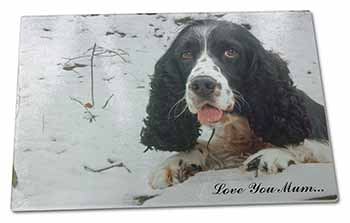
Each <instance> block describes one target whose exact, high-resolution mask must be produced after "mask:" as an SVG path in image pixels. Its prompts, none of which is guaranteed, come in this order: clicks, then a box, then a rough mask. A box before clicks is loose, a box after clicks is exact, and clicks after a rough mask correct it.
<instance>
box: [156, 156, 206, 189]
mask: <svg viewBox="0 0 350 223" xmlns="http://www.w3.org/2000/svg"><path fill="white" fill-rule="evenodd" d="M200 171H202V164H201V162H200V160H194V159H188V157H184V156H183V155H179V154H178V155H175V156H172V157H170V158H169V159H167V160H166V161H165V162H164V163H162V164H161V165H159V166H158V167H157V168H156V169H155V170H154V171H153V172H152V174H151V176H150V179H149V185H150V186H151V187H152V188H153V189H164V188H166V187H170V186H173V185H175V184H178V183H182V182H183V181H185V180H187V179H188V178H189V177H190V176H193V175H194V174H196V173H197V172H200Z"/></svg>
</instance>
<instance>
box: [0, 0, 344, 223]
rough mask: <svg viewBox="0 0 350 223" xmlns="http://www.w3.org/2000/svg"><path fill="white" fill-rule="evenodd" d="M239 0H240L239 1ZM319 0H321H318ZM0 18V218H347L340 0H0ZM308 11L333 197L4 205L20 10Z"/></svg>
mask: <svg viewBox="0 0 350 223" xmlns="http://www.w3.org/2000/svg"><path fill="white" fill-rule="evenodd" d="M243 2H244V3H243ZM325 2H326V1H325ZM2 3H3V4H2V6H1V13H0V16H1V19H0V24H1V26H0V28H1V31H0V33H1V34H0V36H1V37H0V38H1V41H0V44H1V45H0V49H1V53H0V57H1V58H0V64H1V78H2V80H1V81H0V83H1V87H0V91H1V93H0V105H1V109H0V112H1V116H0V118H1V143H2V144H1V155H0V159H1V160H0V165H1V166H0V177H1V181H0V182H1V185H0V193H1V194H0V213H1V218H0V219H1V221H2V222H10V221H11V222H24V221H25V222H47V221H50V222H62V221H67V222H73V221H77V222H78V221H79V222H80V221H81V222H84V223H85V222H96V221H105V222H107V221H108V222H125V221H128V222H131V221H135V222H136V221H152V222H181V221H185V222H189V221H193V222H198V221H207V222H213V221H221V220H227V221H231V222H242V221H248V222H254V221H256V222H261V221H263V222H264V221H268V222H274V221H278V222H279V221H280V222H283V223H287V222H297V221H303V222H304V221H307V220H308V221H312V222H330V221H335V220H338V219H339V220H340V219H343V218H344V219H347V218H348V215H346V214H347V213H346V211H348V210H350V209H349V208H350V205H349V203H350V200H349V199H348V195H349V194H350V193H349V188H350V182H349V173H348V171H347V170H348V168H349V167H348V166H347V165H348V163H349V161H350V159H349V157H348V156H350V153H349V148H348V136H347V135H348V132H349V130H348V125H349V124H350V123H349V118H348V117H349V116H348V114H349V112H350V109H349V108H350V106H349V103H348V101H349V100H348V97H349V96H350V93H349V92H348V89H350V85H349V81H350V78H349V75H350V74H349V71H348V67H349V63H350V62H348V60H349V53H348V52H350V47H349V41H350V35H349V22H348V21H350V16H349V14H350V13H349V10H350V7H348V6H347V5H346V1H343V2H341V1H338V2H335V1H327V3H322V2H321V1H314V2H312V1H305V0H304V1H298V0H293V1H289V2H286V1H268V0H264V1H248V0H245V1H233V0H227V1H224V0H222V1H220V0H215V1H206V2H204V1H198V2H195V1H189V0H176V1H172V2H171V1H165V0H163V1H150V0H148V1H144V2H141V1H136V0H127V1H117V0H114V1H102V0H99V1H95V2H93V1H90V2H87V1H86V0H85V1H73V0H70V1H66V0H56V1H54V2H53V1H47V0H46V1H35V0H32V1H23V2H20V1H15V0H12V1H6V5H4V3H5V2H2ZM304 9H309V10H311V11H312V12H313V14H314V19H315V24H316V33H317V39H318V45H319V53H320V60H321V68H322V74H323V81H324V85H325V93H326V102H327V107H328V114H329V121H330V126H331V136H332V144H333V149H334V155H335V162H336V163H335V164H336V169H337V178H338V184H339V189H340V202H339V203H338V204H331V205H329V204H322V205H271V206H240V207H237V206H236V207H211V208H177V209H147V210H144V209H143V210H112V211H79V212H77V211H75V212H46V213H29V214H28V213H27V214H13V213H12V212H11V211H10V208H9V207H10V187H11V170H12V149H13V148H12V147H13V135H14V116H15V99H16V96H15V94H16V76H17V63H18V61H17V51H18V38H19V22H20V16H22V15H51V14H86V13H133V12H194V11H261V10H304Z"/></svg>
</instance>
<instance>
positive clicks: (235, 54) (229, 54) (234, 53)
mask: <svg viewBox="0 0 350 223" xmlns="http://www.w3.org/2000/svg"><path fill="white" fill-rule="evenodd" d="M224 55H225V57H226V58H229V59H233V58H236V57H238V56H239V54H238V52H237V51H236V50H234V49H228V50H225V53H224Z"/></svg>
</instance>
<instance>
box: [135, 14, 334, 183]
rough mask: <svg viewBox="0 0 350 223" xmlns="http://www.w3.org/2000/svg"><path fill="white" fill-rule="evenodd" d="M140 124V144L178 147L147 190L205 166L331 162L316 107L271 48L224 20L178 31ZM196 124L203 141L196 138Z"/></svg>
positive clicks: (265, 169) (259, 167)
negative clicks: (207, 132) (204, 129)
mask: <svg viewBox="0 0 350 223" xmlns="http://www.w3.org/2000/svg"><path fill="white" fill-rule="evenodd" d="M144 123H145V127H144V128H143V129H142V131H141V142H142V143H143V144H144V145H145V146H147V148H148V149H155V150H162V151H176V152H178V153H176V154H175V155H172V156H171V157H170V158H168V159H167V160H165V161H164V162H163V163H161V164H160V165H159V166H158V167H157V168H156V169H155V170H154V171H153V172H152V174H151V177H150V181H149V183H150V185H151V187H152V188H155V189H161V188H165V187H168V186H172V185H174V184H176V183H180V182H183V181H184V180H186V179H187V178H188V177H189V176H192V175H193V174H195V173H197V172H198V171H205V170H209V169H222V168H230V167H237V166H240V167H241V168H242V169H244V170H247V171H251V170H256V171H258V173H262V174H264V173H265V174H275V173H278V172H281V171H283V170H284V169H286V168H287V167H288V166H290V165H292V164H297V163H306V162H330V161H331V155H330V151H329V149H328V146H327V145H326V144H325V143H327V142H328V133H327V124H326V117H325V112H324V108H323V106H322V105H320V104H318V103H316V102H315V101H314V100H312V99H311V98H310V97H309V96H308V95H306V94H305V93H304V92H303V91H301V90H299V89H298V88H296V87H295V85H294V84H293V81H292V79H291V78H290V76H289V69H288V66H287V63H286V62H285V61H284V60H283V59H282V58H281V57H280V56H279V55H278V54H276V53H273V52H271V51H268V50H266V49H264V47H263V46H262V44H261V43H260V41H259V40H258V39H257V38H256V37H254V36H253V35H252V34H251V33H250V32H249V31H248V30H246V29H245V28H244V27H242V26H240V25H237V24H234V23H231V22H227V21H216V20H196V21H193V22H191V24H189V25H187V26H186V27H185V28H184V29H182V31H180V33H179V34H178V36H177V38H176V39H175V40H174V41H173V43H172V44H171V46H170V47H169V49H168V50H167V52H166V53H165V54H164V55H163V56H162V57H161V58H160V59H159V61H158V62H157V64H156V66H155V73H154V75H153V77H152V81H151V91H150V99H149V104H148V106H147V117H146V118H145V120H144ZM201 125H205V126H208V127H209V128H211V129H212V130H213V134H212V136H211V137H210V140H209V141H210V142H209V141H208V142H205V141H202V140H199V139H198V137H199V136H200V135H201V129H200V127H201Z"/></svg>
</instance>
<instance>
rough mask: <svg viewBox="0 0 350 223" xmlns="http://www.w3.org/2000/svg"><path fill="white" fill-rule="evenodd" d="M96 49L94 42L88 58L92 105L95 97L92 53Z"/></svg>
mask: <svg viewBox="0 0 350 223" xmlns="http://www.w3.org/2000/svg"><path fill="white" fill-rule="evenodd" d="M95 50H96V43H95V44H94V47H93V48H92V53H91V59H90V68H91V72H90V74H91V103H92V106H94V105H95V99H94V54H95Z"/></svg>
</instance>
